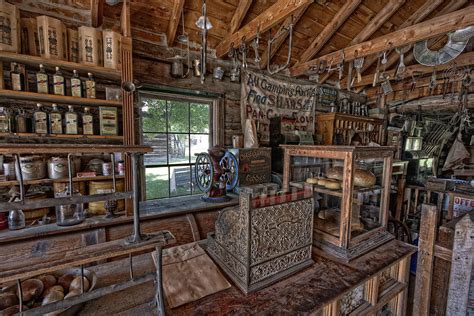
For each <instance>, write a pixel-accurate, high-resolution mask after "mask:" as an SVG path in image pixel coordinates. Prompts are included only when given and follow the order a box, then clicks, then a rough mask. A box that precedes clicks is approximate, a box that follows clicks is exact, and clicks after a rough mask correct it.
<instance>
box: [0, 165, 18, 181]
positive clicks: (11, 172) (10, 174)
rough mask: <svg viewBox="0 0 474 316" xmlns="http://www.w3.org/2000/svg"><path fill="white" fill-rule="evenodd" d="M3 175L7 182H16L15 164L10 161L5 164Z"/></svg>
mask: <svg viewBox="0 0 474 316" xmlns="http://www.w3.org/2000/svg"><path fill="white" fill-rule="evenodd" d="M3 174H4V175H5V178H6V179H7V180H16V173H15V162H14V161H9V162H4V163H3Z"/></svg>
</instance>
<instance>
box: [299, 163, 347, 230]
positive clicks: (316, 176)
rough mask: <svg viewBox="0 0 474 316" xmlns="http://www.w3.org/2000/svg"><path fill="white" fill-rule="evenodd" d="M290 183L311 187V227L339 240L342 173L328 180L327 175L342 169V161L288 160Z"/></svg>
mask: <svg viewBox="0 0 474 316" xmlns="http://www.w3.org/2000/svg"><path fill="white" fill-rule="evenodd" d="M291 159H292V160H291V184H292V185H293V186H302V183H308V184H311V185H312V186H313V191H314V193H313V197H314V211H315V214H314V218H315V220H314V228H315V229H317V230H320V231H322V232H324V233H327V234H329V235H331V236H333V237H336V238H337V239H339V237H340V224H341V207H342V205H341V203H342V186H341V184H342V173H341V176H340V177H338V179H330V178H329V177H328V176H329V174H328V172H332V171H333V170H335V169H339V168H340V169H342V168H343V165H344V160H342V159H329V158H319V157H304V156H294V157H291Z"/></svg>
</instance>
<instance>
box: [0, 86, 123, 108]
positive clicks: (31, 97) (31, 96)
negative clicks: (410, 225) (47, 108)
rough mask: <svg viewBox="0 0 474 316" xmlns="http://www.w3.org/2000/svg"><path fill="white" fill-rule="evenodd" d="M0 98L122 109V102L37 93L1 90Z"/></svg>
mask: <svg viewBox="0 0 474 316" xmlns="http://www.w3.org/2000/svg"><path fill="white" fill-rule="evenodd" d="M0 98H7V99H12V100H25V101H32V102H47V103H62V104H75V105H84V106H113V107H121V106H122V102H120V101H112V100H101V99H88V98H79V97H71V96H63V95H55V94H45V93H36V92H26V91H14V90H6V89H0Z"/></svg>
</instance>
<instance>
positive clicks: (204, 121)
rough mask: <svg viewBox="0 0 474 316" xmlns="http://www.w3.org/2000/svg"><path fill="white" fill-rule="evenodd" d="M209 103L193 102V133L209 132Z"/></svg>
mask: <svg viewBox="0 0 474 316" xmlns="http://www.w3.org/2000/svg"><path fill="white" fill-rule="evenodd" d="M209 113H210V106H209V104H199V103H191V133H209Z"/></svg>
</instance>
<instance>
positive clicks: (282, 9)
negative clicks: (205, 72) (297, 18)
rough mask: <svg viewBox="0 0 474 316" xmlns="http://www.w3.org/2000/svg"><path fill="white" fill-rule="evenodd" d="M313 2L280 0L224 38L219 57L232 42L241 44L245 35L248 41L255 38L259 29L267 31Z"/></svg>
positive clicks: (227, 49)
mask: <svg viewBox="0 0 474 316" xmlns="http://www.w3.org/2000/svg"><path fill="white" fill-rule="evenodd" d="M311 2H313V0H279V1H277V2H276V3H275V4H274V5H272V6H271V7H270V8H268V9H267V10H265V11H264V12H263V13H262V14H260V15H259V16H258V17H256V18H255V19H253V20H252V21H251V22H249V23H248V24H247V25H245V26H244V27H242V28H241V29H240V30H239V31H237V32H236V33H234V34H232V35H231V36H229V37H228V38H226V39H224V40H223V41H222V42H221V43H220V44H219V45H218V46H217V47H216V54H217V57H222V56H224V55H225V54H226V53H227V52H228V51H229V49H230V46H231V45H232V43H234V44H239V43H240V42H241V41H242V39H243V38H244V37H245V40H246V41H251V40H252V39H254V38H255V36H256V34H257V30H260V32H262V33H263V32H266V31H267V30H269V29H270V28H271V27H272V26H274V25H275V24H277V23H279V22H281V21H282V20H283V19H285V18H286V17H287V16H289V15H290V14H292V13H293V12H295V11H296V10H298V9H299V8H301V7H302V6H304V5H306V4H308V3H311Z"/></svg>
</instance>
